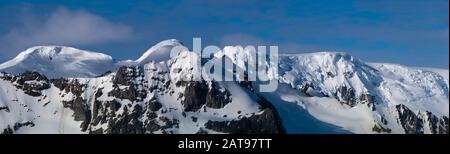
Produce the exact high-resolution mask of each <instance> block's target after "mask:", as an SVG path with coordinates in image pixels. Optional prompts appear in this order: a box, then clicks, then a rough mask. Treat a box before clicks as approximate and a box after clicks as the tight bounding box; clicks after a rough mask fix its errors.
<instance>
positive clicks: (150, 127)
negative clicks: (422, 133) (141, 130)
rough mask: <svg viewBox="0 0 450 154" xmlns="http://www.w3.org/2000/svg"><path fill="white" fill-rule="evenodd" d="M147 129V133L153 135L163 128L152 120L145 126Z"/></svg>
mask: <svg viewBox="0 0 450 154" xmlns="http://www.w3.org/2000/svg"><path fill="white" fill-rule="evenodd" d="M145 129H146V130H147V131H149V132H151V133H153V132H155V131H158V130H160V129H161V126H159V125H158V124H157V123H156V122H155V120H152V121H150V122H148V123H147V124H146V125H145Z"/></svg>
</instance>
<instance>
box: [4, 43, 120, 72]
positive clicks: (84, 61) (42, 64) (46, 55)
mask: <svg viewBox="0 0 450 154" xmlns="http://www.w3.org/2000/svg"><path fill="white" fill-rule="evenodd" d="M113 63H114V62H113V59H112V57H111V56H109V55H105V54H102V53H97V52H91V51H85V50H80V49H76V48H72V47H65V46H35V47H31V48H29V49H27V50H25V51H23V52H21V53H20V54H19V55H17V56H16V57H15V58H14V59H12V60H10V61H7V62H5V63H3V64H0V70H2V71H6V72H10V73H22V72H24V71H36V72H40V73H44V74H46V75H47V76H49V77H52V78H53V77H68V76H69V77H86V76H87V77H89V76H96V75H99V74H102V73H104V72H105V71H108V70H109V69H110V67H111V66H113V65H112V64H113Z"/></svg>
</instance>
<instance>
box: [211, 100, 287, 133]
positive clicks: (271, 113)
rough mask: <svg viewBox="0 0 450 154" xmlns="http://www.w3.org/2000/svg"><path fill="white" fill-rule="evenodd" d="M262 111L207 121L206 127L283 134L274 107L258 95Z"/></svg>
mask: <svg viewBox="0 0 450 154" xmlns="http://www.w3.org/2000/svg"><path fill="white" fill-rule="evenodd" d="M259 98H260V100H259V104H260V105H261V109H262V111H261V112H262V113H260V114H254V115H252V116H250V117H243V118H242V119H239V120H233V121H208V122H207V123H206V124H205V127H206V128H207V129H211V130H214V131H217V132H224V133H231V134H284V133H286V130H285V129H284V127H283V124H282V121H281V118H280V116H279V115H278V113H277V112H276V110H275V109H274V107H273V106H272V104H271V103H270V102H268V101H267V100H266V99H265V98H263V97H259Z"/></svg>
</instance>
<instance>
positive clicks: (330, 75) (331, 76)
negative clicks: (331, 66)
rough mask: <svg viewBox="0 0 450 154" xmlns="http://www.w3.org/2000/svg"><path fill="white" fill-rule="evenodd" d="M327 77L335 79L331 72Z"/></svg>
mask: <svg viewBox="0 0 450 154" xmlns="http://www.w3.org/2000/svg"><path fill="white" fill-rule="evenodd" d="M327 76H328V77H330V78H334V77H335V75H334V74H333V73H331V72H327Z"/></svg>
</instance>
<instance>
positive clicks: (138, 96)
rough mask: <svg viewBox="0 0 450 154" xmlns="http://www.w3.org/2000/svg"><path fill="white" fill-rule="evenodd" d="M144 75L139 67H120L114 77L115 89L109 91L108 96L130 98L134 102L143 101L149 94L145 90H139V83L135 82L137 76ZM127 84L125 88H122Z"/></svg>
mask: <svg viewBox="0 0 450 154" xmlns="http://www.w3.org/2000/svg"><path fill="white" fill-rule="evenodd" d="M140 76H142V74H141V73H140V71H139V68H134V67H125V66H123V67H120V68H119V69H118V71H117V72H116V75H115V76H114V78H113V81H112V82H113V87H114V89H113V90H112V91H110V92H109V93H108V96H113V97H116V98H120V99H128V100H130V101H132V102H134V101H141V100H142V98H145V97H146V96H147V93H146V91H145V90H143V89H142V90H138V87H137V86H138V85H136V84H135V83H134V82H135V80H136V78H137V77H140ZM121 86H126V87H125V88H120V87H121Z"/></svg>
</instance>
